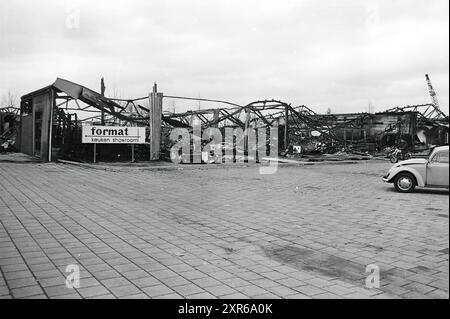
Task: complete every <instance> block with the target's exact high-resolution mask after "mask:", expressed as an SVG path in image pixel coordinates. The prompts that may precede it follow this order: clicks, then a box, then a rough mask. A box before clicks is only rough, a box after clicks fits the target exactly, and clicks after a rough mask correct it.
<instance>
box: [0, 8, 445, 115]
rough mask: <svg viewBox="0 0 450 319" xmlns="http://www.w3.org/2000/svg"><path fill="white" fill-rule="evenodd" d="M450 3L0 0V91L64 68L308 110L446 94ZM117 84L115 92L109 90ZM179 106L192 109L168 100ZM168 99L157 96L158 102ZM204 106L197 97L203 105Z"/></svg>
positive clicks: (22, 88)
mask: <svg viewBox="0 0 450 319" xmlns="http://www.w3.org/2000/svg"><path fill="white" fill-rule="evenodd" d="M448 6H449V1H448V0H365V1H362V0H347V1H343V0H339V1H331V0H328V1H325V0H296V1H287V0H284V1H275V0H273V1H268V0H267V1H264V0H250V1H244V0H239V1H230V0H221V1H215V0H195V1H194V0H192V1H186V0H173V1H170V0H161V1H155V0H151V1H138V0H126V1H111V0H109V1H77V0H73V1H61V0H39V1H24V0H0V97H1V96H2V95H4V94H6V92H7V91H8V90H11V91H13V92H14V93H16V94H18V95H23V94H25V93H28V92H30V91H33V90H36V89H39V88H42V87H44V86H46V85H49V84H51V83H53V82H54V80H55V79H56V77H62V78H65V79H68V80H71V81H74V82H77V83H79V84H82V85H84V86H87V87H89V88H91V89H94V90H96V91H99V86H100V78H101V77H102V76H103V77H105V81H106V86H107V91H106V93H107V95H109V96H111V95H116V96H117V95H119V96H120V97H124V98H125V97H126V98H129V97H141V96H145V95H147V94H148V92H149V91H150V90H151V87H152V84H153V82H157V83H158V88H159V90H160V91H161V92H163V93H164V94H167V95H184V96H194V97H198V96H201V97H202V98H213V99H224V100H229V101H233V102H236V103H240V104H247V103H249V102H252V101H254V100H260V99H266V98H267V99H279V100H282V101H285V102H289V103H292V105H299V104H305V105H308V106H310V107H312V108H313V109H314V110H316V111H318V112H324V111H325V110H326V109H327V108H328V107H329V108H331V110H332V112H333V113H337V112H364V111H367V110H368V105H369V103H372V104H373V106H374V107H375V111H382V110H384V109H386V108H389V107H393V106H400V105H408V104H421V103H429V102H430V98H429V95H428V91H427V86H426V82H425V76H424V75H425V73H429V74H430V77H431V81H432V82H433V85H434V87H435V90H436V91H437V94H438V98H439V100H440V103H441V105H442V108H443V110H444V111H445V112H446V113H447V114H448V100H449V98H448V96H449V42H448V41H449V40H448V39H449V16H448V15H449V8H448ZM114 92H115V93H114ZM175 103H176V104H175V106H176V110H177V111H182V110H183V111H184V110H186V109H192V108H198V104H197V103H195V102H182V101H176V102H175ZM169 106H170V107H173V102H170V101H167V102H166V107H169ZM208 106H210V105H208V104H207V103H202V104H201V107H202V108H206V107H208Z"/></svg>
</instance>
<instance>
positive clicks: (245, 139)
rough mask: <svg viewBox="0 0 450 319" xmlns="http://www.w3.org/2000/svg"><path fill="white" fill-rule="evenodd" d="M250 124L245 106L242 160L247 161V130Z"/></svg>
mask: <svg viewBox="0 0 450 319" xmlns="http://www.w3.org/2000/svg"><path fill="white" fill-rule="evenodd" d="M249 124H250V110H249V109H248V108H247V109H246V110H245V126H244V161H245V162H247V159H248V151H249V150H248V148H249V145H248V130H249Z"/></svg>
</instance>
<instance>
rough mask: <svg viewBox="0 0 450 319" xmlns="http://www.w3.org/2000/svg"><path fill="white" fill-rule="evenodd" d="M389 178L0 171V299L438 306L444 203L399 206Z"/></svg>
mask: <svg viewBox="0 0 450 319" xmlns="http://www.w3.org/2000/svg"><path fill="white" fill-rule="evenodd" d="M389 166H390V164H389V163H386V162H379V161H374V162H362V163H359V164H351V165H350V164H349V165H317V166H305V167H282V168H280V169H279V170H278V172H277V173H276V174H274V175H259V174H258V170H257V168H255V167H249V168H221V169H212V170H209V169H198V170H192V169H190V170H168V171H164V170H160V171H146V170H137V169H134V170H131V169H123V170H119V171H113V172H111V171H102V170H93V169H88V168H81V167H76V166H70V165H62V164H55V163H46V164H36V163H21V164H15V163H0V222H1V223H0V298H255V299H257V298H295V299H300V298H302V299H303V298H448V297H449V277H448V274H449V264H448V252H449V250H448V247H449V233H448V230H449V228H448V226H449V225H448V220H449V219H448V218H449V197H448V191H439V190H438V191H430V190H419V191H417V192H416V193H414V194H398V193H396V192H394V191H393V187H392V185H387V184H383V183H382V181H381V179H380V176H381V175H383V174H384V173H385V171H386V170H387V169H388V168H389ZM69 264H76V265H79V266H80V269H81V273H80V274H81V279H80V288H78V289H69V288H67V287H66V286H65V278H66V276H67V275H68V273H66V272H65V270H66V266H67V265H69ZM369 264H376V265H378V266H379V268H380V274H381V280H380V283H381V286H380V288H379V289H375V288H372V289H367V288H365V278H366V276H367V275H368V273H365V270H366V266H367V265H369Z"/></svg>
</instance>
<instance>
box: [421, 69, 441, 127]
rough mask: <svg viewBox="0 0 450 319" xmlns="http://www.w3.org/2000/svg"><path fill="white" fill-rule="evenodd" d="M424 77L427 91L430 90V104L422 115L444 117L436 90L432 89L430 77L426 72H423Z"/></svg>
mask: <svg viewBox="0 0 450 319" xmlns="http://www.w3.org/2000/svg"><path fill="white" fill-rule="evenodd" d="M425 79H426V80H427V85H428V92H430V97H431V102H432V105H431V107H429V108H427V110H426V111H425V112H424V116H425V117H427V118H435V119H437V118H442V117H445V114H444V113H442V111H441V109H440V107H439V102H438V99H437V95H436V92H435V91H434V88H433V85H431V81H430V77H429V76H428V74H425Z"/></svg>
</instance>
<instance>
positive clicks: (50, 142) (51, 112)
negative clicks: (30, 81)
mask: <svg viewBox="0 0 450 319" xmlns="http://www.w3.org/2000/svg"><path fill="white" fill-rule="evenodd" d="M49 94H50V124H49V128H48V161H49V162H51V161H52V147H53V146H52V145H53V143H52V136H53V108H54V106H55V104H56V103H55V91H54V89H51V90H50V93H49Z"/></svg>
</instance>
